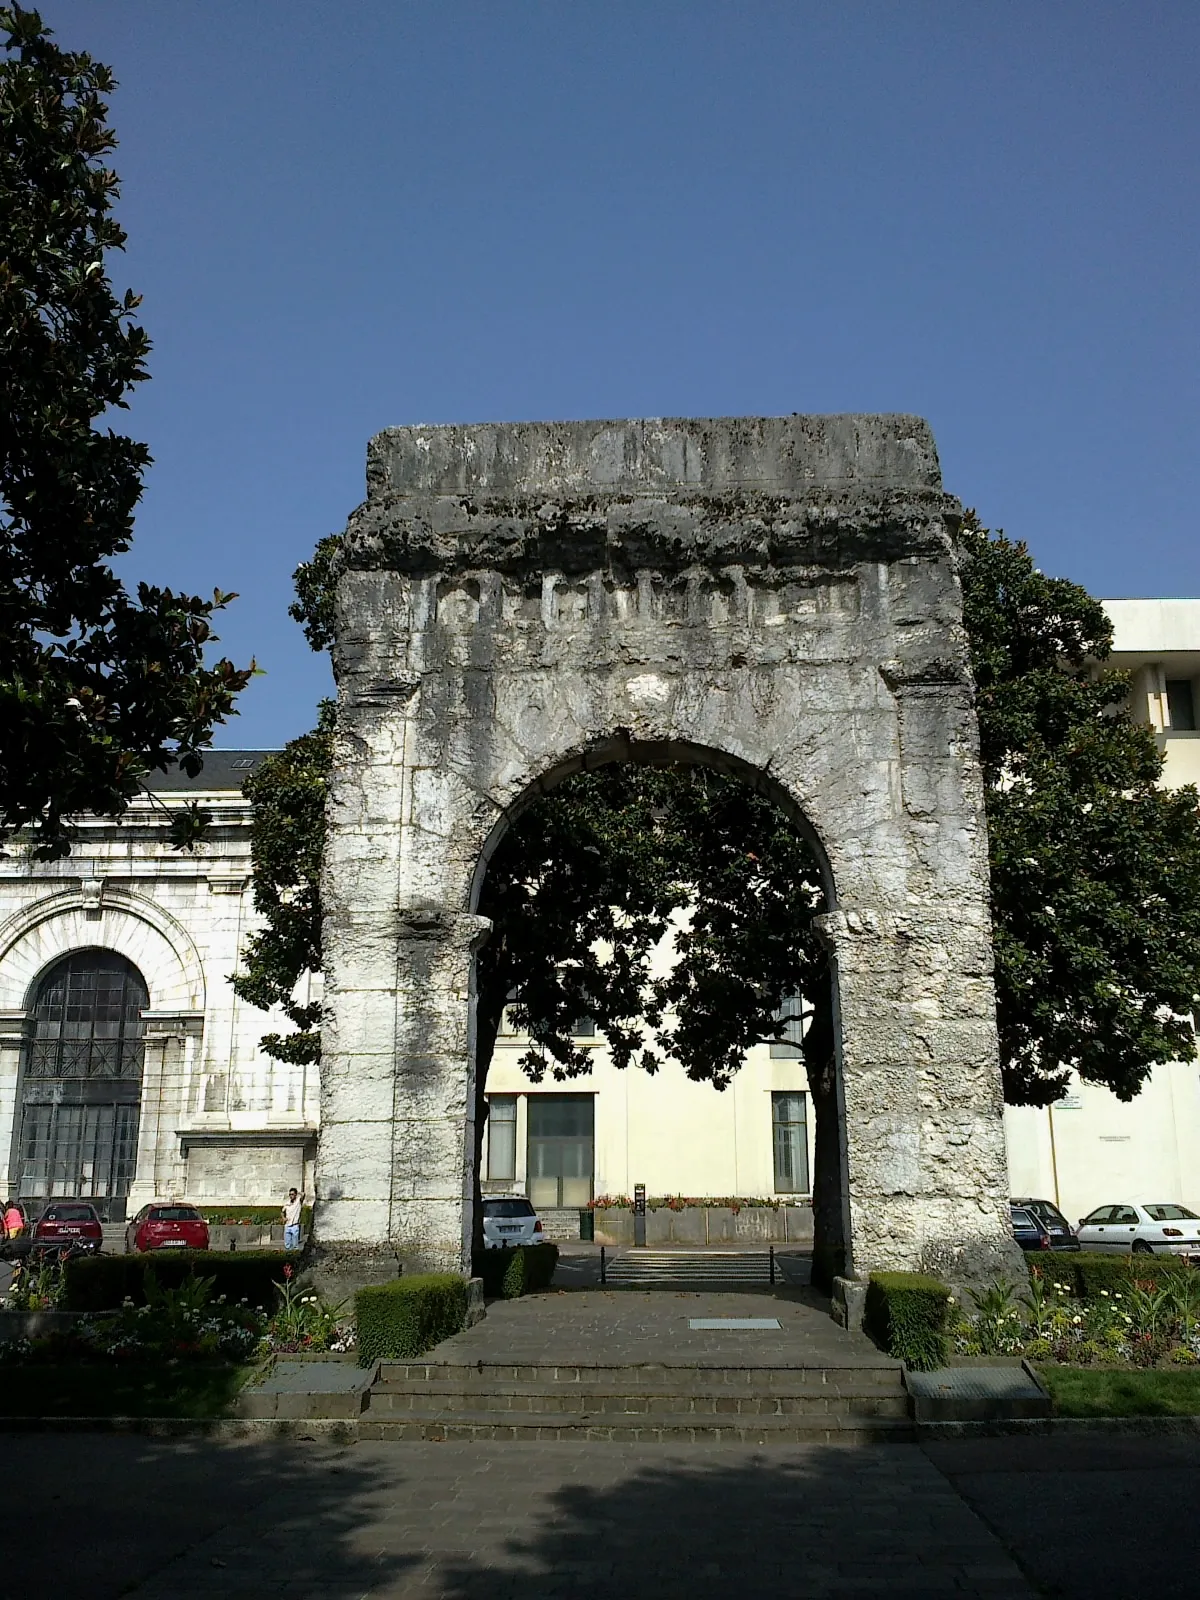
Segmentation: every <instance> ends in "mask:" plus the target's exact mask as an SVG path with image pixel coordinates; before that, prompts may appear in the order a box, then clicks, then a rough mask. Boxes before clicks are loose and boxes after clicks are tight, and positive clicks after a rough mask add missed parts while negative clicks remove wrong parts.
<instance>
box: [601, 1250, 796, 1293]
mask: <svg viewBox="0 0 1200 1600" xmlns="http://www.w3.org/2000/svg"><path fill="white" fill-rule="evenodd" d="M781 1279H782V1273H781V1269H780V1266H779V1262H778V1260H777V1259H776V1260H775V1263H774V1267H773V1266H772V1255H771V1252H770V1251H769V1250H653V1249H648V1248H642V1249H633V1250H623V1251H621V1253H620V1254H619V1255H610V1256H607V1257H606V1260H605V1266H604V1282H605V1285H606V1286H607V1287H609V1288H614V1289H673V1288H678V1287H680V1286H681V1285H687V1286H688V1287H689V1288H704V1289H743V1288H761V1287H763V1286H767V1285H770V1284H771V1283H772V1282H776V1283H777V1282H780V1281H781Z"/></svg>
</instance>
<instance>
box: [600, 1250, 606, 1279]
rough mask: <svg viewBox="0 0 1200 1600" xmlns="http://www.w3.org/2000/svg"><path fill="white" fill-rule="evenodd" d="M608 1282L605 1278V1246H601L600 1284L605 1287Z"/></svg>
mask: <svg viewBox="0 0 1200 1600" xmlns="http://www.w3.org/2000/svg"><path fill="white" fill-rule="evenodd" d="M607 1281H608V1280H607V1278H606V1276H605V1261H604V1246H603V1245H601V1246H600V1283H601V1286H603V1285H604V1284H605V1283H606V1282H607Z"/></svg>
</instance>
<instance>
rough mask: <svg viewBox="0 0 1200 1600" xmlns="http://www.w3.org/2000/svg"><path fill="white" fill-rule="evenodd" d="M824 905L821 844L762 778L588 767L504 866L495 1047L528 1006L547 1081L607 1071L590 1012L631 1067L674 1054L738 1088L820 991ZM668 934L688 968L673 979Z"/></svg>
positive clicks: (492, 879) (494, 989) (493, 986)
mask: <svg viewBox="0 0 1200 1600" xmlns="http://www.w3.org/2000/svg"><path fill="white" fill-rule="evenodd" d="M822 904H823V890H822V885H821V881H820V876H819V872H818V869H817V865H816V862H815V860H814V858H813V855H812V852H811V850H810V849H809V847H808V845H807V843H806V842H805V841H804V839H803V838H802V837H801V835H800V834H799V833H798V832H797V831H796V829H795V827H794V826H793V825H792V824H791V823H790V822H789V821H788V819H787V818H786V816H785V815H784V814H783V812H782V811H781V810H780V809H779V807H778V805H777V804H776V803H775V802H774V801H773V800H771V799H770V798H768V797H767V796H765V795H763V794H761V793H760V792H759V791H758V790H756V789H755V788H754V787H753V786H752V785H751V784H750V783H749V782H748V781H747V780H746V779H743V778H738V777H732V776H729V775H727V774H724V773H720V772H715V771H711V770H709V769H706V768H701V767H691V768H683V769H680V768H654V767H637V766H609V767H601V768H599V769H598V770H596V771H592V772H583V773H578V774H576V775H575V776H574V777H571V778H568V779H566V780H565V781H564V782H563V783H562V784H561V785H560V786H559V787H558V788H557V789H555V790H553V791H552V792H551V793H550V794H548V795H543V796H541V797H540V798H539V799H538V801H537V802H536V803H535V804H534V805H532V806H531V807H530V808H529V809H528V810H527V811H525V812H524V814H523V815H522V816H521V817H519V818H518V820H517V821H516V822H515V823H514V825H513V826H512V828H511V829H510V830H509V832H508V833H507V834H506V836H505V838H504V839H503V841H502V842H501V845H500V847H499V849H498V850H497V851H496V854H495V855H494V856H493V858H492V860H491V862H490V863H489V867H488V874H487V878H486V880H485V886H484V890H483V894H482V896H481V898H480V905H479V909H480V911H481V913H482V914H483V915H485V916H487V917H490V918H491V919H492V923H493V929H494V931H493V933H492V936H491V937H490V938H489V940H488V941H487V943H486V944H485V945H484V946H483V949H482V951H481V952H480V956H479V962H478V991H479V1016H480V1037H481V1040H483V1041H485V1042H490V1038H491V1037H492V1036H494V1030H495V1025H496V1024H497V1023H498V1022H499V1019H500V1013H501V1010H502V1009H503V1007H504V1004H505V1002H506V999H509V998H510V997H511V1000H512V1011H513V1020H514V1021H515V1022H516V1023H517V1025H518V1026H519V1027H521V1028H522V1029H524V1030H526V1031H528V1033H529V1037H530V1040H531V1047H530V1050H529V1051H528V1053H527V1054H526V1055H525V1056H524V1058H523V1060H522V1065H523V1066H524V1068H525V1071H526V1072H527V1074H528V1075H529V1077H530V1078H532V1079H533V1080H534V1081H535V1082H536V1081H538V1080H540V1079H541V1078H542V1077H543V1076H544V1075H545V1074H546V1072H547V1071H549V1072H550V1073H551V1075H552V1076H554V1077H556V1078H565V1077H573V1076H576V1075H579V1074H584V1073H587V1072H588V1071H590V1067H591V1063H590V1059H589V1056H588V1053H587V1051H585V1050H580V1049H579V1047H578V1046H577V1045H576V1044H575V1043H574V1042H573V1039H572V1031H573V1025H574V1023H575V1021H576V1019H578V1018H579V1017H581V1016H585V1015H587V1016H590V1017H591V1018H593V1019H594V1021H595V1023H596V1025H597V1027H598V1029H599V1031H600V1033H601V1034H603V1036H604V1039H605V1042H606V1044H607V1045H608V1047H609V1050H610V1051H611V1053H612V1058H613V1061H614V1063H615V1064H616V1065H617V1066H618V1067H627V1066H631V1065H636V1066H639V1067H642V1068H644V1069H645V1070H646V1071H648V1072H656V1071H657V1070H658V1069H659V1068H660V1067H661V1066H662V1064H663V1063H664V1061H666V1060H667V1059H668V1058H672V1057H673V1058H674V1059H675V1060H677V1061H679V1062H680V1064H681V1065H682V1066H683V1068H684V1071H685V1072H686V1073H687V1075H688V1077H689V1078H692V1079H695V1080H697V1081H701V1082H709V1083H712V1084H714V1085H715V1086H716V1087H717V1088H724V1087H725V1086H726V1084H728V1082H729V1081H730V1079H731V1078H732V1077H733V1074H734V1073H735V1072H736V1071H737V1070H738V1068H739V1066H740V1065H741V1063H742V1058H743V1056H744V1055H745V1052H746V1051H747V1050H748V1049H749V1048H750V1047H751V1046H752V1045H754V1044H757V1043H758V1042H759V1041H760V1040H763V1039H771V1038H775V1037H778V1036H780V1023H779V1020H778V1017H779V1012H780V1009H781V1007H782V1004H783V1001H784V1000H785V999H787V998H788V997H790V996H792V995H795V994H798V993H800V992H802V991H803V992H805V993H814V992H817V991H818V990H819V988H820V986H821V975H822V974H823V973H824V964H825V957H824V953H823V950H822V947H821V945H820V942H819V940H818V938H817V936H816V932H815V930H814V926H813V914H814V912H815V911H816V910H818V909H819V908H820V906H821V905H822ZM664 938H669V939H670V940H671V943H672V944H673V947H674V955H675V959H674V961H673V963H671V964H669V966H667V968H666V969H665V970H661V971H659V970H656V964H655V960H654V957H655V953H656V950H657V947H658V946H659V944H660V941H662V940H663V939H664ZM659 965H660V966H661V963H660V964H659ZM481 1053H483V1054H485V1055H486V1051H485V1052H481Z"/></svg>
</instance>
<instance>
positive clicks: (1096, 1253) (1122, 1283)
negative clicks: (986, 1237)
mask: <svg viewBox="0 0 1200 1600" xmlns="http://www.w3.org/2000/svg"><path fill="white" fill-rule="evenodd" d="M1026 1265H1027V1267H1028V1269H1029V1276H1030V1277H1031V1278H1033V1277H1038V1278H1041V1280H1042V1282H1043V1283H1062V1284H1066V1286H1067V1289H1068V1291H1069V1293H1071V1294H1074V1295H1078V1296H1079V1298H1080V1299H1081V1300H1098V1299H1099V1298H1100V1297H1101V1295H1100V1291H1101V1290H1102V1289H1104V1290H1107V1291H1108V1293H1109V1294H1118V1293H1124V1292H1125V1291H1126V1290H1127V1289H1130V1288H1131V1287H1132V1286H1133V1285H1134V1284H1135V1283H1152V1284H1154V1286H1155V1287H1156V1288H1161V1287H1162V1285H1163V1284H1166V1283H1172V1282H1174V1280H1175V1279H1176V1278H1177V1277H1179V1275H1180V1274H1181V1273H1186V1272H1194V1271H1195V1270H1196V1268H1195V1267H1193V1266H1191V1265H1190V1264H1189V1263H1188V1262H1187V1261H1184V1260H1182V1259H1181V1258H1180V1257H1179V1256H1160V1255H1146V1254H1144V1253H1139V1254H1138V1255H1126V1254H1125V1253H1124V1252H1122V1253H1121V1254H1119V1255H1117V1254H1111V1255H1110V1254H1109V1253H1108V1252H1107V1251H1102V1250H1080V1251H1073V1250H1072V1251H1066V1250H1062V1251H1059V1250H1055V1251H1050V1250H1037V1251H1034V1250H1031V1251H1029V1252H1028V1255H1027V1258H1026Z"/></svg>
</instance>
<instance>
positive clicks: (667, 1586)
mask: <svg viewBox="0 0 1200 1600" xmlns="http://www.w3.org/2000/svg"><path fill="white" fill-rule="evenodd" d="M0 1471H5V1472H7V1474H8V1476H9V1477H10V1478H12V1479H13V1480H14V1481H20V1482H21V1483H22V1485H23V1486H24V1489H25V1493H24V1496H23V1502H22V1509H21V1528H20V1536H19V1537H14V1538H12V1539H11V1540H10V1541H9V1544H8V1547H7V1549H6V1553H5V1560H4V1563H3V1565H2V1566H0V1600H30V1597H31V1596H40V1595H55V1596H61V1597H62V1600H76V1597H78V1600H85V1597H86V1600H117V1597H118V1596H124V1597H132V1600H186V1597H191V1596H206V1597H210V1600H217V1597H225V1596H235V1595H247V1596H249V1595H255V1596H261V1597H263V1600H267V1597H270V1596H312V1597H314V1600H316V1597H317V1596H320V1597H322V1600H351V1597H355V1600H359V1597H364V1596H370V1597H371V1600H400V1597H415V1596H422V1597H426V1600H510V1597H511V1600H515V1597H517V1596H521V1597H522V1600H528V1597H529V1596H541V1595H564V1596H566V1595H569V1596H571V1597H572V1600H616V1597H620V1600H674V1597H676V1596H678V1597H679V1600H729V1596H731V1595H736V1596H737V1600H780V1597H785V1600H793V1597H795V1600H809V1597H811V1600H884V1597H887V1600H893V1597H897V1596H899V1597H901V1600H923V1597H926V1596H933V1595H951V1594H954V1595H977V1596H1011V1597H1013V1600H1033V1597H1034V1596H1037V1595H1041V1596H1054V1597H1058V1600H1143V1597H1145V1596H1153V1600H1184V1597H1187V1600H1190V1597H1191V1596H1192V1595H1194V1594H1195V1592H1196V1579H1195V1565H1196V1563H1195V1554H1194V1546H1195V1541H1194V1537H1193V1535H1192V1531H1191V1528H1190V1524H1189V1522H1188V1520H1187V1518H1186V1517H1174V1518H1166V1517H1163V1516H1162V1515H1161V1513H1162V1510H1163V1508H1164V1507H1165V1506H1167V1505H1171V1506H1174V1507H1177V1508H1178V1507H1184V1508H1186V1507H1187V1506H1188V1505H1190V1504H1191V1503H1192V1502H1193V1500H1194V1498H1195V1493H1196V1490H1197V1489H1200V1442H1198V1441H1194V1440H1178V1439H1154V1440H1128V1439H1126V1440H1120V1441H1112V1442H1106V1443H1104V1444H1103V1445H1097V1444H1096V1443H1095V1442H1093V1441H1058V1440H1054V1441H1047V1440H1013V1439H1001V1440H981V1441H973V1442H971V1443H969V1444H951V1445H946V1444H939V1445H933V1446H929V1447H926V1448H924V1449H922V1448H920V1447H918V1446H915V1445H889V1446H884V1447H879V1448H871V1447H867V1448H861V1449H855V1450H846V1449H839V1448H837V1447H831V1446H816V1447H807V1448H805V1447H796V1448H787V1449H778V1450H772V1451H770V1452H763V1451H760V1450H754V1449H746V1448H743V1447H714V1448H701V1447H696V1446H691V1447H688V1448H686V1449H676V1448H672V1447H668V1446H659V1447H655V1446H621V1445H595V1444H584V1445H576V1444H549V1445H546V1444H541V1445H538V1444H492V1445H463V1444H453V1443H448V1444H420V1443H414V1444H405V1443H401V1444H359V1445H356V1446H353V1447H350V1448H344V1449H335V1448H332V1447H330V1446H328V1445H325V1444H321V1443H312V1444H300V1443H295V1442H282V1441H279V1442H274V1441H273V1442H270V1443H262V1442H256V1443H241V1444H220V1443H215V1442H212V1441H163V1440H147V1439H137V1438H130V1437H96V1436H76V1437H72V1438H60V1437H54V1436H52V1435H45V1434H42V1435H30V1436H25V1437H23V1438H20V1439H6V1438H3V1437H0ZM1151 1518H1154V1520H1155V1527H1154V1533H1153V1537H1152V1538H1150V1539H1147V1538H1146V1537H1136V1536H1132V1535H1134V1534H1135V1531H1136V1528H1137V1525H1138V1523H1141V1524H1142V1525H1143V1526H1144V1525H1145V1523H1146V1522H1147V1521H1149V1520H1150V1519H1151ZM70 1529H74V1530H78V1532H77V1533H76V1534H73V1535H71V1536H64V1535H65V1530H70ZM85 1530H86V1531H85Z"/></svg>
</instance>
